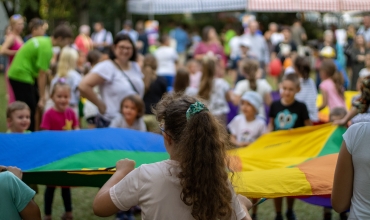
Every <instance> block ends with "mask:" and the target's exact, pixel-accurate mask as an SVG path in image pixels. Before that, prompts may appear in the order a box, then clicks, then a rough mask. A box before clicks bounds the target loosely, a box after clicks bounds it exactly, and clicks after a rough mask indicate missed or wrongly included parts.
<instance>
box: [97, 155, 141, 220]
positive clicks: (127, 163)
mask: <svg viewBox="0 0 370 220" xmlns="http://www.w3.org/2000/svg"><path fill="white" fill-rule="evenodd" d="M134 168H135V161H133V160H129V159H124V160H119V161H118V162H117V164H116V169H117V170H116V172H115V173H114V174H113V175H112V177H111V178H110V179H109V180H108V181H107V182H106V183H105V184H104V186H103V187H102V188H101V189H100V190H99V192H98V194H97V195H96V196H95V199H94V202H93V211H94V214H95V215H97V216H99V217H108V216H111V215H113V214H115V213H117V212H118V211H119V209H118V208H117V207H116V205H115V204H114V203H113V201H112V199H111V197H110V193H109V190H110V188H112V187H113V186H114V185H116V184H117V183H118V182H119V181H121V180H122V179H123V178H124V177H125V176H126V175H127V174H129V173H130V172H131V171H132V170H134Z"/></svg>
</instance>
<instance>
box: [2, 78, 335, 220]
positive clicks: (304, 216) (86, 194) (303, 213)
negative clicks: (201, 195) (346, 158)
mask: <svg viewBox="0 0 370 220" xmlns="http://www.w3.org/2000/svg"><path fill="white" fill-rule="evenodd" d="M5 110H6V92H5V82H4V75H3V74H0V132H5V131H6V117H5ZM0 164H1V161H0ZM44 190H45V186H39V193H38V194H37V195H36V198H35V201H36V202H37V204H38V205H39V206H40V209H41V211H42V212H43V209H44V205H43V193H44ZM97 192H98V189H97V188H90V187H76V188H72V199H73V208H74V211H73V213H74V216H75V219H76V220H95V219H114V218H113V217H110V218H98V217H95V216H94V214H93V213H92V209H91V207H92V201H93V198H94V196H95V195H96V193H97ZM53 207H54V209H53V218H54V219H60V216H62V214H63V213H64V207H63V202H62V199H61V192H60V189H57V190H56V192H55V199H54V204H53ZM284 210H285V209H284ZM322 210H323V209H322V207H318V206H312V205H308V204H306V203H304V202H301V201H296V205H295V211H296V214H297V217H298V219H300V220H320V219H322V212H323V211H322ZM169 211H170V210H169ZM258 216H259V219H260V220H270V219H274V217H275V215H274V208H273V202H272V201H270V200H268V201H266V202H265V203H263V204H261V205H260V206H259V210H258ZM137 219H140V217H137ZM335 219H338V215H335Z"/></svg>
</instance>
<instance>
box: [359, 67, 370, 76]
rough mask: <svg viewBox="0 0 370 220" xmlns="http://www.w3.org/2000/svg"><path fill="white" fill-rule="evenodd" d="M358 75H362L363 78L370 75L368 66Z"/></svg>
mask: <svg viewBox="0 0 370 220" xmlns="http://www.w3.org/2000/svg"><path fill="white" fill-rule="evenodd" d="M358 75H359V76H360V77H361V78H365V77H367V76H370V70H369V69H367V68H363V69H362V70H361V71H360V72H359V73H358Z"/></svg>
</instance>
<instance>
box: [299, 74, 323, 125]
mask: <svg viewBox="0 0 370 220" xmlns="http://www.w3.org/2000/svg"><path fill="white" fill-rule="evenodd" d="M300 82H301V84H300V85H301V91H299V92H298V93H297V94H296V95H295V99H296V100H297V101H300V102H303V103H304V104H306V106H307V110H308V114H309V116H310V120H311V121H313V122H317V121H319V116H318V113H317V107H316V99H317V88H316V84H315V82H314V81H313V80H312V79H311V78H309V79H307V80H303V79H300Z"/></svg>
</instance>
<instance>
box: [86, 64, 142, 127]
mask: <svg viewBox="0 0 370 220" xmlns="http://www.w3.org/2000/svg"><path fill="white" fill-rule="evenodd" d="M90 72H91V74H98V75H99V76H100V77H102V78H103V79H104V80H105V82H104V83H103V84H101V85H99V92H100V96H101V97H102V100H103V102H104V103H105V105H106V106H107V110H106V112H105V114H104V118H106V119H108V120H112V119H113V118H114V117H116V116H117V115H119V111H120V106H121V102H122V100H123V99H124V98H125V97H127V96H129V95H134V94H137V93H136V92H135V90H134V89H133V87H132V85H131V84H130V82H129V81H128V79H127V78H126V76H127V77H129V78H130V80H131V82H132V84H133V86H134V87H135V88H136V90H137V91H138V92H139V94H138V95H140V97H143V95H144V82H143V74H142V73H141V70H140V67H139V65H138V64H137V63H136V62H130V69H129V70H124V72H125V73H126V76H125V75H124V73H123V72H122V71H121V70H120V69H118V68H117V67H116V65H115V64H114V63H113V61H111V60H106V61H103V62H101V63H98V64H97V65H96V66H95V67H94V68H93V69H92V70H91V71H90Z"/></svg>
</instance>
